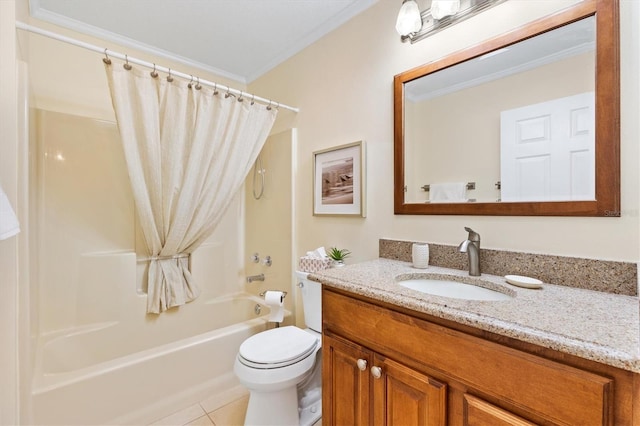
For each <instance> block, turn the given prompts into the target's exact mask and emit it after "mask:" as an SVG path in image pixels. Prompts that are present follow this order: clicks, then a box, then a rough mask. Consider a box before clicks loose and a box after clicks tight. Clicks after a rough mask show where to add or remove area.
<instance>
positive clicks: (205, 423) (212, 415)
mask: <svg viewBox="0 0 640 426" xmlns="http://www.w3.org/2000/svg"><path fill="white" fill-rule="evenodd" d="M248 402H249V395H248V394H247V395H244V396H242V397H240V398H238V399H236V400H234V401H232V402H229V403H228V404H225V405H223V406H222V407H219V406H218V404H216V403H215V402H214V401H211V400H205V401H202V402H200V403H199V404H195V405H192V406H190V407H187V408H185V409H183V410H180V411H178V412H176V413H173V414H171V415H170V416H167V417H165V418H162V419H160V420H156V421H155V422H153V423H151V425H153V426H159V425H165V426H187V425H189V426H210V425H215V426H235V425H243V424H244V413H245V411H246V410H247V403H248Z"/></svg>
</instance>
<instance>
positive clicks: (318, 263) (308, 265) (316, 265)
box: [298, 256, 331, 272]
mask: <svg viewBox="0 0 640 426" xmlns="http://www.w3.org/2000/svg"><path fill="white" fill-rule="evenodd" d="M330 267H331V259H329V258H328V257H325V258H324V259H319V258H317V257H310V256H302V257H301V258H300V263H299V265H298V269H299V270H300V271H302V272H317V271H321V270H323V269H327V268H330Z"/></svg>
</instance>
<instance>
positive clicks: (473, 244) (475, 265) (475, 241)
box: [458, 226, 480, 277]
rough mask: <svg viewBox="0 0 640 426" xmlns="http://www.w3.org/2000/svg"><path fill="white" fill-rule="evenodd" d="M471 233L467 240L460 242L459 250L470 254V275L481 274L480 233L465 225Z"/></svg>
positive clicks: (466, 229)
mask: <svg viewBox="0 0 640 426" xmlns="http://www.w3.org/2000/svg"><path fill="white" fill-rule="evenodd" d="M464 230H465V231H467V232H468V233H469V236H468V237H467V239H466V240H464V241H463V242H461V243H460V245H459V246H458V251H459V252H460V253H468V254H469V275H471V276H473V277H479V276H480V234H478V233H477V232H475V231H474V230H473V229H471V228H468V227H466V226H465V227H464Z"/></svg>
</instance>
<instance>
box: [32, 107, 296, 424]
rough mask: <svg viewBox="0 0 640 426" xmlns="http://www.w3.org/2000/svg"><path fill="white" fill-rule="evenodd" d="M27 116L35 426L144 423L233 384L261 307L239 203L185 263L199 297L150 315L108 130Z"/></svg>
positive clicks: (114, 138) (260, 323)
mask: <svg viewBox="0 0 640 426" xmlns="http://www.w3.org/2000/svg"><path fill="white" fill-rule="evenodd" d="M33 117H34V118H35V123H36V125H35V128H36V132H34V133H35V134H32V141H31V144H32V151H33V157H34V158H36V159H37V161H35V162H34V164H32V165H31V170H30V180H31V183H30V191H31V192H32V198H33V199H34V200H35V202H34V204H35V206H33V209H32V217H31V221H30V222H31V229H32V235H33V241H34V243H33V244H32V248H31V250H32V253H31V256H30V259H31V264H30V269H31V271H30V272H31V278H32V280H31V281H32V282H31V286H30V300H31V302H30V306H29V309H30V316H31V329H32V333H31V334H32V336H33V338H32V339H33V343H32V345H31V347H32V348H33V350H32V352H33V353H32V354H30V356H28V357H27V359H30V360H31V363H32V371H33V374H32V376H33V377H32V382H31V394H32V401H31V403H32V409H33V410H32V411H33V416H32V417H33V418H32V421H33V423H36V424H105V423H113V422H117V423H140V422H145V421H151V420H154V419H157V418H158V417H159V416H162V415H168V414H170V413H172V412H173V411H176V410H178V409H181V408H183V407H184V406H186V405H189V404H193V403H195V402H198V401H200V400H202V399H204V398H205V397H209V396H211V395H213V394H215V393H217V392H222V391H226V390H228V389H232V388H234V387H236V386H237V385H238V382H237V380H236V379H235V377H234V376H233V373H232V370H231V368H232V365H233V359H234V358H235V354H236V352H237V348H238V346H239V345H240V343H241V342H242V341H243V340H244V339H245V338H247V337H248V336H250V335H252V334H254V333H256V332H259V331H262V330H264V329H266V327H267V324H266V322H265V320H264V318H263V317H260V316H258V315H256V314H255V313H254V307H255V305H256V303H257V302H259V301H260V299H258V298H256V297H255V294H254V295H249V294H248V293H245V291H244V290H245V287H244V274H245V273H244V261H243V258H244V244H243V238H244V234H243V233H244V229H243V228H244V222H243V218H244V206H243V200H242V196H243V194H242V193H240V194H238V195H237V196H236V198H235V200H234V201H233V203H232V205H231V207H230V209H229V210H228V211H227V213H226V215H225V217H224V219H223V220H222V223H221V224H220V226H218V229H217V230H216V231H215V233H214V234H213V235H212V236H211V237H210V238H209V239H207V241H206V242H205V243H204V244H203V245H202V246H201V247H200V248H199V249H198V250H196V251H195V252H194V253H193V254H192V256H191V259H190V263H191V271H192V274H193V277H194V279H196V280H198V281H199V283H200V286H201V288H202V294H201V296H200V297H199V298H198V299H196V300H195V301H193V302H191V303H189V304H187V305H184V306H182V307H179V308H176V309H171V310H169V311H167V312H165V313H164V314H162V315H148V314H146V313H145V311H146V295H145V290H146V289H145V288H144V284H143V283H144V282H145V281H146V280H145V279H144V278H145V277H144V275H145V271H146V264H145V263H144V261H141V260H140V259H141V258H142V257H145V253H144V252H143V251H142V250H139V253H137V254H136V248H137V247H138V248H140V247H144V242H143V240H142V238H143V237H142V234H141V232H140V231H139V224H138V223H137V221H136V215H135V210H134V202H133V197H132V194H131V191H130V189H129V181H128V176H127V169H126V165H125V159H124V155H123V151H122V147H121V145H120V139H119V136H118V132H117V128H116V124H115V123H113V122H107V121H100V120H95V119H90V118H85V117H79V116H73V115H68V114H62V113H57V112H50V111H44V110H36V111H35V112H33ZM287 284H289V283H287ZM283 289H284V290H287V289H286V288H283ZM265 313H268V311H267V310H263V311H262V315H264V314H265Z"/></svg>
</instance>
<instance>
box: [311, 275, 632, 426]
mask: <svg viewBox="0 0 640 426" xmlns="http://www.w3.org/2000/svg"><path fill="white" fill-rule="evenodd" d="M323 333H324V334H323V348H322V351H323V354H322V355H323V424H324V425H367V424H370V425H392V424H393V425H444V424H449V425H491V426H496V425H534V424H541V425H611V426H613V425H616V426H617V425H638V424H640V419H639V418H638V417H633V415H634V407H635V409H636V410H635V412H636V416H638V414H637V410H638V405H639V403H638V402H637V401H636V400H635V399H634V392H635V398H637V397H638V389H639V388H640V384H639V380H638V375H636V374H633V373H631V372H628V371H625V370H621V369H617V368H614V367H610V366H606V365H603V364H599V363H595V362H591V361H586V360H582V359H581V358H578V357H574V356H570V355H567V354H562V353H559V352H557V351H551V350H549V349H545V348H541V347H537V346H535V345H531V344H527V343H524V342H518V341H516V340H514V339H508V338H505V337H502V336H497V335H494V334H492V333H488V332H484V331H481V330H477V329H474V328H472V327H466V326H462V325H459V324H456V323H452V322H447V321H444V320H441V319H438V318H433V317H429V316H428V315H426V314H420V313H415V312H413V311H409V310H404V309H402V308H399V307H397V306H395V305H391V304H387V303H383V302H378V301H374V300H371V299H368V298H365V297H363V296H356V295H354V294H352V293H348V292H345V291H342V290H336V289H333V288H329V287H326V286H324V287H323Z"/></svg>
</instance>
